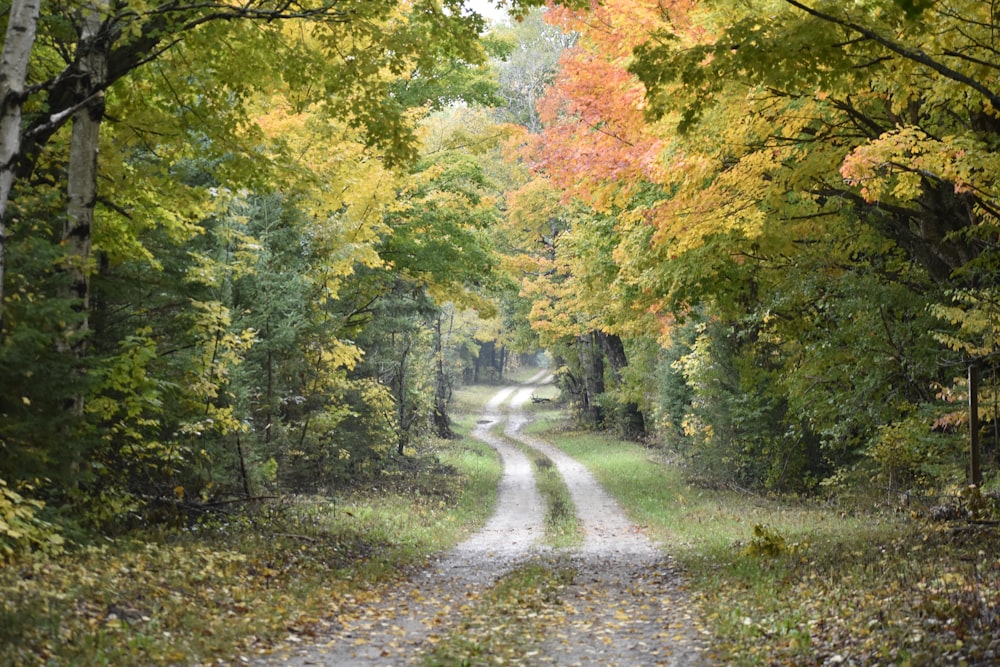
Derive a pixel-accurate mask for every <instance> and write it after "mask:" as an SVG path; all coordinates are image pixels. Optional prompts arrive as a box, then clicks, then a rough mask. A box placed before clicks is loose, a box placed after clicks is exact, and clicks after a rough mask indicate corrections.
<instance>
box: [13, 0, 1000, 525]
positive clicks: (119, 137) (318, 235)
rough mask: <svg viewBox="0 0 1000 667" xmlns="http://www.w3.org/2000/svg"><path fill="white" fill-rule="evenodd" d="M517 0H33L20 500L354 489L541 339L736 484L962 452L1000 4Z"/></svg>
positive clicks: (693, 459)
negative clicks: (503, 12)
mask: <svg viewBox="0 0 1000 667" xmlns="http://www.w3.org/2000/svg"><path fill="white" fill-rule="evenodd" d="M501 4H504V6H506V7H507V8H508V9H509V10H510V11H511V12H512V15H513V16H515V17H516V20H514V21H512V22H511V23H509V24H505V25H498V26H494V27H493V28H492V29H491V30H489V31H487V23H486V22H485V21H484V19H483V18H482V17H480V16H478V15H477V14H476V13H475V12H473V11H471V10H470V9H469V8H467V7H466V6H465V3H463V2H462V1H461V0H444V1H443V2H442V1H441V0H407V1H405V2H397V1H390V0H378V1H375V2H372V1H369V0H364V1H362V0H319V1H317V2H291V3H289V2H273V1H272V0H254V1H253V2H249V3H242V4H239V5H231V4H225V3H223V4H214V3H207V4H206V3H191V2H172V3H166V4H162V3H161V4H158V3H155V2H140V3H135V2H130V3H121V2H111V3H96V2H91V1H89V0H83V1H79V2H77V1H75V0H73V1H70V2H59V1H55V0H41V2H35V1H34V0H14V2H12V3H11V7H10V10H9V11H8V12H6V13H5V14H4V15H3V16H2V22H3V25H2V27H3V29H4V31H5V34H6V37H5V41H4V46H3V52H2V59H0V63H2V64H0V101H2V107H0V285H2V291H0V416H2V419H0V482H2V483H3V487H4V488H11V489H14V490H15V491H12V492H11V493H15V495H16V494H17V493H20V491H26V490H27V489H31V494H27V495H24V496H21V495H18V496H17V497H18V498H21V500H17V501H16V503H17V504H18V507H19V508H20V509H19V512H20V513H21V515H22V516H24V517H29V518H30V517H34V518H35V519H37V518H38V517H39V516H41V514H39V513H40V512H42V511H43V510H42V509H41V504H42V501H46V502H47V503H48V506H49V507H50V508H56V507H65V508H68V507H73V508H74V509H73V510H72V512H73V513H74V515H75V517H76V518H75V520H77V521H79V522H81V523H82V524H86V525H88V526H91V527H103V529H108V527H109V526H115V525H116V523H115V522H116V521H117V520H118V519H120V518H122V517H125V516H134V511H135V510H137V509H141V508H147V509H148V508H149V507H151V506H154V505H157V504H164V503H166V504H169V503H173V504H175V505H176V504H178V503H184V502H195V501H196V500H198V501H201V502H206V501H207V500H208V499H211V498H214V497H217V496H233V495H241V496H244V497H252V496H254V495H256V494H261V493H265V492H270V491H287V490H309V491H315V492H322V491H324V490H325V489H329V488H333V487H335V486H336V485H337V484H340V483H343V482H344V480H347V479H350V478H352V477H355V476H360V475H364V474H370V473H371V472H372V471H373V470H377V469H378V467H379V462H380V461H382V460H385V459H386V458H387V457H390V456H399V455H404V456H405V455H406V453H407V451H410V450H411V449H412V448H413V447H417V446H420V444H421V443H422V442H423V441H424V439H426V438H428V437H431V436H432V435H436V436H441V437H448V436H449V435H450V433H451V430H450V425H449V422H448V418H447V408H448V401H449V397H450V388H451V387H452V386H454V385H455V384H456V383H458V382H463V381H473V380H477V379H480V380H481V379H487V378H492V379H495V378H496V377H497V376H498V375H502V373H503V372H504V368H505V360H506V359H509V358H511V356H512V355H514V354H516V353H523V354H525V355H528V356H531V357H534V355H535V354H536V353H537V352H538V351H541V350H544V351H545V352H547V354H548V356H549V358H551V360H552V361H553V363H554V364H555V370H556V371H557V377H558V383H559V386H560V388H561V389H562V393H563V398H564V399H565V400H566V401H567V402H568V403H569V404H570V405H571V406H572V407H573V409H574V410H575V414H576V415H577V416H578V417H579V418H580V420H581V421H583V422H585V423H587V424H589V425H590V426H593V427H595V428H611V429H617V430H618V431H620V432H621V433H622V434H624V435H626V436H628V437H630V438H635V439H641V440H643V441H645V442H649V443H653V444H656V445H658V446H661V447H666V448H671V449H672V450H675V451H676V452H677V453H678V454H679V455H680V456H681V458H682V460H683V461H685V462H686V463H687V465H688V466H689V469H690V471H691V472H692V474H694V475H697V476H699V477H703V478H705V479H706V480H708V481H709V482H711V483H713V484H720V483H721V484H735V485H739V486H741V487H751V488H756V489H770V490H776V491H795V492H807V493H813V492H818V491H820V490H822V489H824V488H832V487H835V486H836V485H838V484H842V483H847V482H850V481H854V482H857V481H858V480H868V481H869V482H870V481H871V480H876V481H877V482H878V483H880V484H884V485H886V486H891V487H894V488H895V487H899V488H904V487H905V488H948V487H949V485H952V486H953V485H959V484H962V483H963V482H964V480H965V477H966V472H965V459H964V449H965V447H966V444H965V439H966V437H967V434H968V429H969V428H970V427H972V428H975V429H977V432H978V430H979V429H981V430H982V432H983V433H984V434H990V433H992V434H996V433H997V432H1000V430H998V429H997V428H996V426H995V425H996V422H997V408H996V396H997V387H998V382H997V379H996V371H997V366H998V364H997V362H996V359H997V355H996V351H997V348H998V345H1000V343H998V340H1000V333H998V330H1000V328H998V326H997V321H998V313H1000V308H998V305H997V304H998V301H1000V299H998V298H997V290H998V287H997V276H998V268H1000V267H998V263H997V255H996V239H997V237H998V231H1000V230H998V223H1000V202H998V192H997V185H996V183H995V180H996V178H997V176H996V174H997V173H998V168H997V165H996V164H995V163H996V161H997V151H996V146H997V143H998V136H1000V135H998V133H1000V122H998V117H1000V116H998V114H1000V111H998V109H1000V104H998V102H1000V98H998V93H997V85H996V84H997V71H998V68H1000V61H998V59H997V57H996V52H995V48H994V46H993V36H994V33H995V31H996V28H997V22H996V19H995V17H994V15H993V13H992V12H991V8H990V6H989V5H988V4H984V3H980V2H971V1H966V0H955V1H953V2H948V3H929V2H903V1H902V0H876V1H873V2H866V3H860V4H859V3H850V4H846V5H845V4H844V3H841V2H835V1H834V0H814V1H809V2H805V1H800V0H752V1H750V2H732V1H730V0H713V1H711V2H700V3H693V2H688V1H687V0H674V1H671V2H663V1H662V0H661V1H656V0H605V1H604V2H600V3H597V2H582V1H574V2H564V3H557V4H553V5H552V6H550V7H549V8H547V9H546V10H545V11H542V10H540V9H539V8H538V5H541V4H542V3H540V2H534V1H532V0H519V1H517V2H509V3H501ZM969 365H974V366H975V367H976V368H978V369H979V370H980V371H981V375H982V377H983V383H982V385H981V386H979V387H978V388H973V389H972V390H973V391H976V396H977V397H978V398H979V399H980V400H979V402H978V404H979V409H978V412H977V413H976V414H975V415H974V417H975V419H970V415H969V413H968V411H967V410H966V408H965V405H966V402H967V401H968V398H969V393H970V387H969V384H968V380H967V377H968V376H967V375H966V371H967V367H968V366H969ZM985 442H986V444H985V448H986V454H987V457H986V459H987V467H988V473H989V474H988V475H987V483H995V479H996V478H995V467H996V466H995V458H996V457H997V456H998V455H1000V445H998V444H997V442H996V441H995V440H994V441H992V442H990V441H989V439H986V440H985ZM991 465H992V467H990V466H991ZM13 497H14V496H10V495H5V496H4V498H6V499H7V500H5V501H4V502H5V503H8V504H13V503H14V502H15V501H14V500H11V498H13ZM29 501H30V502H29ZM32 503H34V504H32ZM38 520H39V521H40V519H38ZM29 523H30V521H29ZM36 525H41V524H36ZM19 534H27V533H25V532H24V531H21V533H19ZM0 540H5V541H7V542H14V541H16V536H14V533H13V532H12V531H11V529H5V528H0Z"/></svg>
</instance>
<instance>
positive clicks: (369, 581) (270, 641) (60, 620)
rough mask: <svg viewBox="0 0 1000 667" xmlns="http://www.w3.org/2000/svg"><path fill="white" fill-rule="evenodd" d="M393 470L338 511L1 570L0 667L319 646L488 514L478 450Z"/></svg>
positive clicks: (262, 515) (442, 453) (218, 527)
mask: <svg viewBox="0 0 1000 667" xmlns="http://www.w3.org/2000/svg"><path fill="white" fill-rule="evenodd" d="M400 466H401V467H400V468H398V469H395V470H389V471H385V472H383V474H382V475H380V476H378V477H374V478H371V479H369V480H366V483H365V484H364V485H358V486H357V487H356V488H354V489H352V490H347V491H344V492H342V493H339V494H338V495H337V497H336V498H319V497H294V498H287V499H283V500H281V501H276V502H270V503H268V504H266V505H260V506H258V507H256V508H254V509H253V511H243V512H235V511H233V513H232V514H230V515H217V516H215V517H214V518H212V519H211V520H206V521H203V522H201V523H197V524H195V525H193V526H191V527H189V528H186V529H183V530H172V531H168V530H158V531H149V532H145V533H136V534H133V535H131V536H129V537H127V538H121V539H116V540H114V541H104V542H102V543H99V544H92V545H88V546H80V547H78V548H75V549H73V550H71V551H69V552H68V553H66V554H64V555H63V556H61V557H58V558H49V557H44V556H41V555H34V556H29V557H26V558H24V559H22V560H19V561H17V562H14V563H11V564H8V565H6V566H2V567H0V665H18V666H21V665H74V666H81V667H87V666H90V665H158V664H159V665H168V664H191V665H194V664H208V663H212V664H215V663H217V662H220V661H221V662H222V663H225V664H229V663H233V662H241V661H245V660H247V659H249V658H252V656H253V655H254V654H257V653H261V652H266V651H268V650H270V649H272V648H273V647H275V646H278V645H281V644H282V643H294V642H297V641H301V640H304V639H308V638H310V637H313V636H318V635H320V634H321V633H322V632H323V629H324V627H326V626H327V625H329V624H330V623H332V622H334V621H335V620H336V617H337V616H338V612H339V610H340V609H341V607H343V606H345V605H354V604H358V603H363V602H364V600H366V599H369V598H371V597H373V596H377V594H378V590H379V587H382V586H388V585H392V583H393V582H394V581H398V580H399V579H400V578H402V577H404V576H405V575H406V574H407V573H408V572H409V571H410V570H411V569H412V568H413V567H416V566H419V565H420V564H422V563H423V562H425V560H426V558H427V557H428V556H429V555H430V554H432V553H435V552H438V551H441V550H443V549H446V548H448V547H450V546H452V545H454V544H456V543H457V542H459V541H460V540H461V539H463V538H464V537H465V536H467V535H468V534H469V533H470V532H471V531H472V530H473V529H474V528H475V527H478V526H480V525H482V524H483V523H484V522H485V520H486V518H487V516H488V514H489V512H490V511H491V508H492V504H491V502H489V499H490V498H492V497H493V495H494V494H495V489H496V485H497V481H498V479H499V476H500V472H501V471H500V466H499V462H498V460H497V457H496V455H495V453H494V452H493V450H491V449H490V448H489V447H487V446H485V445H482V444H480V443H477V442H474V441H471V440H451V441H446V442H439V443H438V444H437V445H436V447H435V448H434V450H433V451H426V452H423V453H421V454H420V455H419V456H415V457H409V458H408V459H407V460H406V461H405V463H401V464H400Z"/></svg>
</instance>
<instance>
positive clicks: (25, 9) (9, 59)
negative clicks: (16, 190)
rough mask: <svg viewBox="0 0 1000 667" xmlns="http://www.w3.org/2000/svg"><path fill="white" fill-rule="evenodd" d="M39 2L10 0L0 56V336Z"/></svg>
mask: <svg viewBox="0 0 1000 667" xmlns="http://www.w3.org/2000/svg"><path fill="white" fill-rule="evenodd" d="M40 7H41V0H12V2H11V6H10V16H9V18H8V22H7V34H6V36H5V37H4V43H3V52H2V54H0V335H2V331H3V303H4V300H3V299H4V293H3V281H4V266H5V264H4V256H5V253H6V245H7V202H8V201H9V199H10V191H11V188H12V187H13V186H14V169H15V160H16V158H17V154H18V153H19V152H20V150H21V108H22V106H23V104H24V83H25V80H26V79H27V76H28V61H29V60H30V58H31V47H32V46H33V45H34V43H35V33H36V30H37V28H38V15H39V11H40Z"/></svg>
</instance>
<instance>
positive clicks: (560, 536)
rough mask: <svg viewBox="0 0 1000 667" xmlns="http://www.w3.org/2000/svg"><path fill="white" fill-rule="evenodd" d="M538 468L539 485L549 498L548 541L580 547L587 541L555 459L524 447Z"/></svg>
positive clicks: (565, 545)
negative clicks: (554, 461) (584, 540)
mask: <svg viewBox="0 0 1000 667" xmlns="http://www.w3.org/2000/svg"><path fill="white" fill-rule="evenodd" d="M523 450H524V452H525V454H526V455H527V456H528V458H530V459H531V462H532V464H533V465H534V468H535V485H536V486H537V488H538V492H539V493H540V494H541V496H542V498H543V499H544V501H545V544H547V545H549V546H550V547H555V548H569V547H574V546H579V545H580V544H581V543H582V542H583V533H582V531H581V529H580V522H579V521H578V520H577V517H576V511H575V505H574V504H573V498H572V497H571V496H570V494H569V488H567V486H566V482H565V481H563V478H562V475H560V474H559V471H558V469H556V466H555V464H554V463H552V460H551V459H549V457H547V456H546V455H545V454H543V453H541V452H539V451H535V450H534V449H531V448H530V447H523Z"/></svg>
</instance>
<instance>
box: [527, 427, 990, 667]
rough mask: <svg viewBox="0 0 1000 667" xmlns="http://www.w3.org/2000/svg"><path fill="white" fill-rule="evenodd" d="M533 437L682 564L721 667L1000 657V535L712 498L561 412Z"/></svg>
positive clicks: (653, 458)
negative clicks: (584, 471)
mask: <svg viewBox="0 0 1000 667" xmlns="http://www.w3.org/2000/svg"><path fill="white" fill-rule="evenodd" d="M531 428H532V429H533V430H535V431H538V432H543V433H544V436H545V437H546V438H547V439H548V440H550V441H551V442H553V443H554V444H556V445H558V446H559V447H560V448H562V449H564V450H565V451H566V452H567V453H569V454H570V455H572V456H574V457H576V458H577V459H578V460H580V461H581V462H583V463H584V464H585V465H587V466H588V467H589V468H590V469H591V470H592V471H593V472H594V474H595V476H596V477H597V478H598V479H599V480H600V482H601V483H602V484H603V485H604V486H605V488H607V489H608V491H609V492H610V493H612V495H614V496H616V497H617V498H618V499H619V501H620V502H621V503H622V504H623V505H624V506H625V507H626V508H627V509H628V511H629V512H630V513H631V514H632V516H633V518H634V519H635V520H636V521H637V522H639V523H640V524H643V525H644V526H646V527H647V528H648V530H649V532H650V533H651V534H652V536H654V537H655V538H657V539H659V540H660V541H662V542H663V544H664V545H665V549H666V550H667V551H668V552H669V553H671V554H673V555H675V556H676V557H677V558H678V560H679V561H680V562H681V564H682V565H683V566H684V568H685V570H686V572H687V574H688V579H689V581H688V584H689V589H690V595H691V597H692V600H693V602H694V603H695V604H696V606H697V607H698V609H699V611H700V614H701V620H702V623H703V624H704V627H705V630H706V632H707V634H708V635H709V636H711V637H712V649H713V652H714V657H715V658H716V660H718V661H719V662H720V663H722V664H727V665H730V664H731V665H772V664H781V665H815V664H823V663H824V662H825V661H831V662H830V664H833V663H839V662H841V661H844V662H845V663H853V664H868V665H876V664H877V665H937V664H955V665H961V664H968V665H976V664H995V663H996V662H998V661H1000V639H998V638H1000V557H998V554H1000V535H998V531H997V528H996V527H995V526H972V525H947V524H930V523H926V522H923V521H921V520H917V519H914V518H913V517H911V516H910V515H909V513H907V512H901V513H893V512H889V511H873V510H869V511H867V512H863V511H854V509H853V507H854V505H851V506H848V505H846V504H845V505H843V506H836V505H823V504H819V503H809V502H802V501H783V500H778V499H772V498H763V497H757V496H749V495H746V494H739V493H734V492H726V491H714V490H712V491H710V490H706V489H702V488H697V487H694V486H690V485H688V484H687V483H686V481H685V479H684V477H683V474H682V473H681V471H680V470H679V469H678V468H677V467H676V466H673V465H670V464H669V463H668V462H666V461H665V460H664V459H663V458H662V456H661V455H660V454H659V453H658V452H656V451H655V450H650V449H646V448H643V447H641V446H638V445H635V444H633V443H623V442H617V441H614V440H611V439H609V438H607V437H604V436H600V435H594V434H589V433H581V432H574V431H570V430H567V429H566V428H565V427H564V426H563V425H562V417H561V415H560V414H559V413H558V412H557V411H555V410H552V409H544V410H539V419H538V420H537V421H536V423H535V424H534V425H532V427H531ZM838 656H839V657H838Z"/></svg>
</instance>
